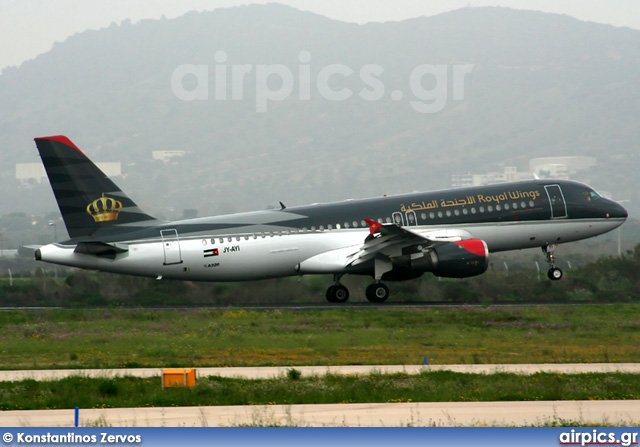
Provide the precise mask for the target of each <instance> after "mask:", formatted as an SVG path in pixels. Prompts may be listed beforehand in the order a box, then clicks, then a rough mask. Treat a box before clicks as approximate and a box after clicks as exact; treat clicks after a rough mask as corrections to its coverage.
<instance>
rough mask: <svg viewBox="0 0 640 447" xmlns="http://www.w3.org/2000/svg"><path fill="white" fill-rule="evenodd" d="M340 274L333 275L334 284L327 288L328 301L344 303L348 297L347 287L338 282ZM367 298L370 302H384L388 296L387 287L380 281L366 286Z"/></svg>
mask: <svg viewBox="0 0 640 447" xmlns="http://www.w3.org/2000/svg"><path fill="white" fill-rule="evenodd" d="M341 277H342V275H334V277H333V279H334V281H335V284H334V285H332V286H330V287H329V288H328V289H327V301H329V302H330V303H345V302H346V301H347V300H348V299H349V289H347V288H346V287H345V286H343V285H342V284H340V278H341ZM365 294H366V296H367V299H368V300H369V301H370V302H372V303H384V302H385V301H386V300H387V298H389V288H388V287H387V286H385V285H384V284H382V283H381V282H376V283H373V284H371V285H370V286H369V287H367V290H366V293H365Z"/></svg>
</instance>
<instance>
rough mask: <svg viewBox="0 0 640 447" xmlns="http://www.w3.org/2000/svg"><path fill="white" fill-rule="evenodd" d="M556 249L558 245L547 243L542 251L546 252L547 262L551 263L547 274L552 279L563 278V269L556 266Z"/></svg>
mask: <svg viewBox="0 0 640 447" xmlns="http://www.w3.org/2000/svg"><path fill="white" fill-rule="evenodd" d="M555 249H556V245H546V246H544V247H542V253H544V256H545V258H546V259H547V264H549V271H548V272H547V276H548V277H549V279H550V280H552V281H557V280H559V279H560V278H562V270H560V269H559V268H558V267H556V264H555V257H554V256H553V252H554V251H555Z"/></svg>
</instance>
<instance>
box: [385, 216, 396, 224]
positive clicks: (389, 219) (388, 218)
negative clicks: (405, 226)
mask: <svg viewBox="0 0 640 447" xmlns="http://www.w3.org/2000/svg"><path fill="white" fill-rule="evenodd" d="M384 220H385V221H386V222H387V223H391V218H390V217H388V216H387V217H386V218H385V219H384ZM397 220H398V219H397V218H396V221H397ZM396 223H397V222H396Z"/></svg>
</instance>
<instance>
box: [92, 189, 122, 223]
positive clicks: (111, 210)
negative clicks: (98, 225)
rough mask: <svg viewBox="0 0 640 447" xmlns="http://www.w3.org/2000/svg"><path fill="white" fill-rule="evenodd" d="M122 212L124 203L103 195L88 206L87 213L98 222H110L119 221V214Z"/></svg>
mask: <svg viewBox="0 0 640 447" xmlns="http://www.w3.org/2000/svg"><path fill="white" fill-rule="evenodd" d="M120 211H122V202H121V201H119V200H116V199H113V198H111V197H106V196H105V195H104V193H102V197H100V198H98V199H96V200H94V201H93V202H91V203H90V204H89V205H87V213H89V215H90V216H91V217H93V220H95V221H96V222H108V221H110V220H116V219H118V214H120Z"/></svg>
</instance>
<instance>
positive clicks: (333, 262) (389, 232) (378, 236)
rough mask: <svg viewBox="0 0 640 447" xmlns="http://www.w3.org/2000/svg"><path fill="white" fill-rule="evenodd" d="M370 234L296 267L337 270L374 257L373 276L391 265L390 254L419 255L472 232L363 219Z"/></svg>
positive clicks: (368, 260)
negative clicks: (424, 229)
mask: <svg viewBox="0 0 640 447" xmlns="http://www.w3.org/2000/svg"><path fill="white" fill-rule="evenodd" d="M365 221H366V222H367V224H369V231H370V234H369V236H367V237H366V238H365V240H364V243H362V244H357V245H351V246H348V247H342V248H338V249H335V250H330V251H327V252H324V253H320V254H318V255H315V256H312V257H311V258H308V259H305V260H304V261H302V262H301V263H300V264H298V265H297V267H296V269H297V270H298V272H300V273H302V274H307V273H338V272H343V271H344V270H345V269H348V268H349V267H358V266H360V265H361V264H364V263H366V262H370V261H373V262H374V269H375V277H376V278H377V279H379V278H380V277H381V276H382V274H384V273H385V272H388V271H390V270H392V269H393V265H392V260H391V259H392V258H398V257H400V256H407V255H408V256H409V257H410V258H418V257H422V256H424V252H425V251H427V250H428V249H429V248H431V247H435V246H437V245H440V244H444V243H446V242H456V241H461V240H465V239H470V238H471V234H469V233H468V232H467V231H464V230H457V229H456V230H451V229H446V228H442V229H434V230H429V231H428V232H426V233H423V232H420V233H419V232H417V231H413V230H409V229H407V228H406V227H405V228H403V227H400V226H398V225H396V224H394V223H389V224H381V223H378V222H374V221H372V220H369V219H365Z"/></svg>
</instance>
